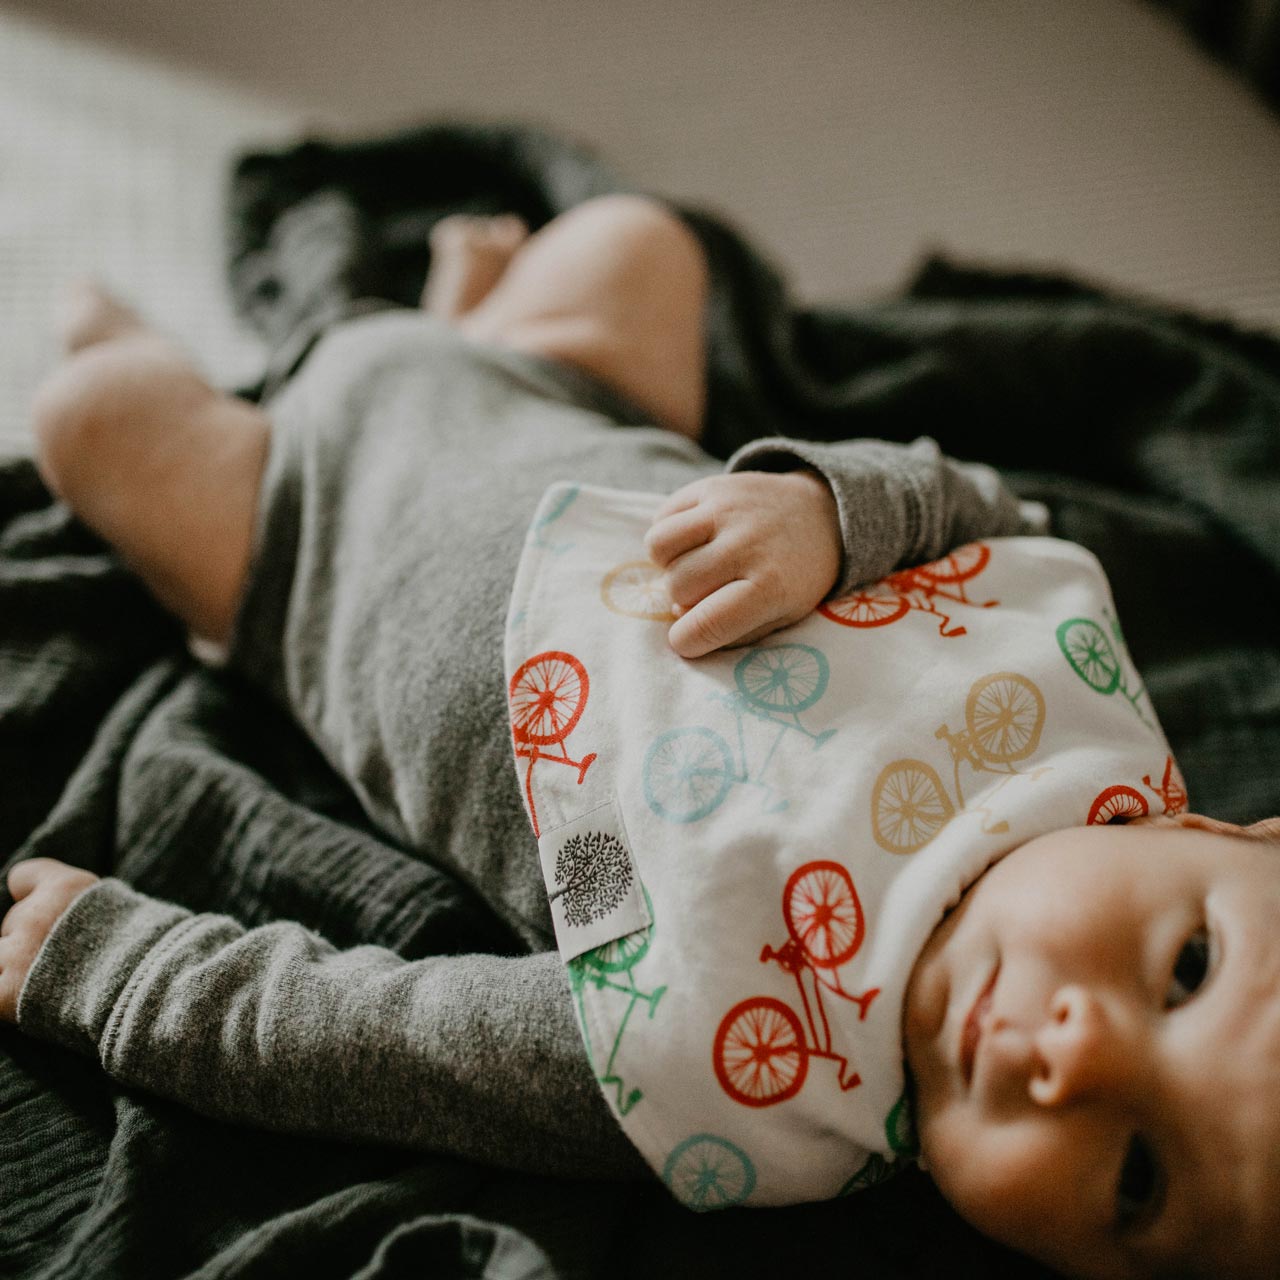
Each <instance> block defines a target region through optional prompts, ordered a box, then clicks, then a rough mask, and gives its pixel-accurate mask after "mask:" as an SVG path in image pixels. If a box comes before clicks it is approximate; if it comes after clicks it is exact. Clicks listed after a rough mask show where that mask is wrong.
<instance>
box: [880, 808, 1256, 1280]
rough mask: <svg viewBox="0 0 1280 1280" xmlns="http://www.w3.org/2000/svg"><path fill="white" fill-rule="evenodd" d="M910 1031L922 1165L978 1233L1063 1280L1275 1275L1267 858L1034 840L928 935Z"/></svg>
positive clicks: (1128, 837)
mask: <svg viewBox="0 0 1280 1280" xmlns="http://www.w3.org/2000/svg"><path fill="white" fill-rule="evenodd" d="M904 1032H905V1038H906V1049H907V1063H908V1067H909V1068H910V1071H911V1075H912V1077H913V1079H914V1082H915V1088H916V1104H917V1123H918V1126H919V1133H920V1142H921V1149H922V1153H923V1156H924V1159H925V1162H926V1164H927V1166H928V1168H929V1170H930V1172H931V1173H932V1174H933V1177H934V1179H935V1180H936V1182H937V1183H938V1186H939V1187H940V1189H941V1190H942V1192H943V1194H944V1195H945V1196H946V1197H947V1198H948V1199H949V1200H950V1201H951V1202H952V1204H953V1205H954V1206H955V1207H956V1208H957V1209H958V1210H959V1211H960V1213H961V1214H962V1215H963V1216H964V1217H966V1218H968V1219H969V1221H971V1222H972V1223H973V1224H974V1225H975V1226H977V1227H978V1228H979V1229H980V1230H982V1231H985V1232H986V1233H987V1234H988V1235H991V1236H993V1237H994V1238H996V1239H997V1240H1001V1241H1003V1242H1004V1243H1006V1244H1010V1245H1012V1246H1014V1247H1015V1248H1018V1249H1022V1250H1024V1251H1026V1252H1028V1253H1030V1254H1032V1255H1034V1256H1036V1257H1038V1258H1040V1259H1042V1260H1043V1261H1045V1262H1048V1263H1049V1264H1050V1265H1052V1266H1056V1267H1057V1268H1059V1269H1061V1270H1063V1271H1066V1272H1067V1273H1068V1274H1072V1275H1088V1276H1095V1275H1096V1276H1130V1275H1137V1276H1143V1275H1149V1274H1152V1273H1157V1272H1159V1271H1160V1270H1163V1269H1167V1268H1169V1267H1170V1265H1171V1264H1173V1265H1182V1266H1190V1267H1191V1268H1193V1269H1194V1273H1195V1274H1201V1273H1203V1274H1207V1275H1222V1276H1227V1275H1234V1274H1244V1275H1249V1274H1255V1273H1258V1274H1266V1275H1273V1274H1280V1270H1278V1269H1277V1268H1276V1259H1277V1257H1280V854H1277V852H1276V851H1275V849H1274V848H1271V847H1268V846H1267V845H1264V844H1261V843H1257V842H1250V841H1246V840H1242V839H1239V838H1234V837H1231V836H1228V835H1224V834H1219V833H1211V832H1207V831H1202V830H1190V829H1184V828H1180V827H1177V826H1175V825H1173V824H1172V823H1169V824H1167V825H1163V824H1154V823H1152V824H1148V823H1143V824H1135V825H1131V826H1127V827H1089V828H1081V829H1072V830H1066V831H1058V832H1054V833H1052V834H1051V835H1047V836H1042V837H1040V838H1039V839H1037V840H1033V841H1031V842H1029V843H1028V844H1026V845H1024V846H1022V847H1021V848H1020V849H1017V850H1015V851H1014V852H1013V853H1011V854H1010V855H1009V856H1008V857H1006V858H1005V859H1004V860H1003V861H1001V862H999V863H997V864H996V866H994V867H993V868H992V869H991V870H990V871H989V872H988V873H987V874H986V875H985V876H984V877H983V878H982V879H981V880H979V881H978V883H977V884H976V885H975V886H974V887H973V888H972V889H971V890H970V891H969V892H968V893H967V894H966V895H965V897H964V898H963V899H962V900H961V902H960V904H959V906H957V907H956V909H955V910H954V911H953V912H952V913H951V914H950V915H949V916H948V917H947V918H946V920H944V921H943V923H942V925H941V926H940V927H939V928H938V929H937V931H936V932H935V933H934V935H933V937H932V938H931V939H930V941H929V944H928V946H927V947H926V948H925V950H924V952H923V953H922V955H921V957H920V959H919V961H918V962H917V964H916V967H915V970H914V972H913V973H912V976H911V983H910V986H909V989H908V992H907V1004H906V1018H905V1027H904ZM1268 1262H1269V1263H1270V1265H1269V1266H1268V1265H1266V1264H1267V1263H1268Z"/></svg>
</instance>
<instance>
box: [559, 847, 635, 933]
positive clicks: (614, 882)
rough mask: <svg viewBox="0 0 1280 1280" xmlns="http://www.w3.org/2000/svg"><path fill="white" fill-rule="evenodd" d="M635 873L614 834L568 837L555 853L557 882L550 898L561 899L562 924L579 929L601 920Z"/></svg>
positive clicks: (621, 895) (610, 909)
mask: <svg viewBox="0 0 1280 1280" xmlns="http://www.w3.org/2000/svg"><path fill="white" fill-rule="evenodd" d="M634 878H635V876H634V873H633V872H632V870H631V855H630V854H629V853H628V852H627V846H626V845H625V844H623V843H622V841H621V840H619V839H618V837H617V836H614V835H610V834H609V833H608V832H607V831H585V832H580V833H579V834H577V835H572V836H570V837H569V838H568V839H567V840H566V841H565V842H564V844H562V845H561V846H560V852H559V853H558V854H556V883H557V884H558V885H559V886H560V887H559V888H558V889H557V890H556V891H555V893H553V894H552V895H551V901H552V902H554V901H555V900H556V899H557V898H563V899H564V907H563V910H564V919H565V923H566V924H567V925H569V926H570V927H571V928H574V929H581V928H583V927H584V926H586V925H589V924H592V923H594V922H595V921H597V920H603V919H604V918H605V917H606V916H607V915H608V914H609V913H610V912H611V911H613V910H615V909H616V908H617V907H618V905H619V904H620V903H621V902H622V901H623V899H624V898H626V896H627V892H628V891H629V890H630V888H631V885H632V881H633V880H634Z"/></svg>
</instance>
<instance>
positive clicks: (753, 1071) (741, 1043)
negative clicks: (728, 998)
mask: <svg viewBox="0 0 1280 1280" xmlns="http://www.w3.org/2000/svg"><path fill="white" fill-rule="evenodd" d="M711 1060H712V1063H713V1064H714V1066H715V1069H716V1079H717V1080H719V1081H720V1087H721V1088H722V1089H723V1090H724V1091H725V1093H727V1094H728V1095H729V1097H731V1098H732V1099H733V1100H734V1101H735V1102H741V1103H742V1105H743V1106H744V1107H770V1106H772V1105H773V1104H774V1103H775V1102H785V1101H786V1100H787V1099H788V1098H794V1097H795V1095H796V1094H797V1093H799V1092H800V1086H801V1085H802V1084H804V1078H805V1076H806V1074H808V1071H809V1046H808V1045H807V1044H806V1043H805V1039H804V1030H803V1028H802V1027H801V1026H800V1019H799V1018H798V1017H796V1015H795V1013H794V1012H793V1011H792V1010H791V1009H790V1008H789V1007H788V1006H787V1005H785V1004H783V1003H782V1001H781V1000H775V999H774V998H773V997H772V996H754V997H752V999H750V1000H743V1001H742V1002H741V1003H739V1004H735V1005H734V1006H733V1008H732V1009H730V1010H729V1012H728V1013H726V1014H725V1015H724V1017H723V1018H722V1019H721V1022H720V1026H719V1027H718V1028H717V1029H716V1038H715V1041H714V1044H713V1047H712V1051H711Z"/></svg>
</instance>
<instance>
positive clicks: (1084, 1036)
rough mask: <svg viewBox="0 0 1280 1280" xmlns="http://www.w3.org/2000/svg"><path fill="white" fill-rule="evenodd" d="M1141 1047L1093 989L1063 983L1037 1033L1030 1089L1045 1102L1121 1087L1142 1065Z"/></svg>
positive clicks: (1120, 1089) (1046, 1104)
mask: <svg viewBox="0 0 1280 1280" xmlns="http://www.w3.org/2000/svg"><path fill="white" fill-rule="evenodd" d="M1138 1049H1139V1046H1138V1045H1137V1044H1136V1042H1135V1037H1133V1036H1132V1035H1129V1034H1128V1033H1127V1032H1126V1031H1125V1029H1124V1028H1123V1027H1122V1026H1121V1025H1120V1022H1119V1020H1118V1019H1117V1018H1116V1016H1115V1015H1114V1014H1113V1013H1112V1012H1111V1011H1109V1010H1108V1009H1107V1007H1106V1006H1105V1004H1104V1003H1103V1002H1102V1001H1101V1000H1099V999H1098V997H1097V996H1096V995H1095V994H1094V993H1093V992H1091V991H1090V990H1089V989H1088V988H1086V987H1079V986H1066V987H1062V988H1060V989H1059V990H1058V991H1057V992H1056V993H1055V994H1054V997H1053V999H1052V1001H1051V1002H1050V1005H1049V1012H1048V1016H1047V1017H1046V1019H1045V1021H1044V1023H1043V1025H1042V1026H1041V1027H1040V1029H1039V1030H1038V1031H1037V1032H1036V1033H1035V1036H1034V1054H1033V1057H1034V1061H1033V1063H1032V1066H1031V1072H1030V1075H1029V1078H1028V1082H1027V1089H1028V1092H1029V1093H1030V1095H1031V1098H1032V1100H1033V1101H1034V1102H1036V1103H1038V1104H1039V1105H1040V1106H1043V1107H1055V1106H1062V1105H1063V1104H1064V1103H1066V1102H1072V1101H1075V1100H1076V1099H1078V1098H1081V1097H1089V1096H1096V1095H1099V1094H1105V1093H1118V1092H1123V1091H1124V1090H1125V1089H1126V1088H1127V1087H1128V1086H1129V1084H1130V1083H1132V1081H1133V1080H1134V1079H1136V1078H1137V1076H1138V1075H1139V1074H1140V1073H1141V1071H1142V1070H1143V1068H1142V1064H1141V1055H1140V1053H1139V1052H1138Z"/></svg>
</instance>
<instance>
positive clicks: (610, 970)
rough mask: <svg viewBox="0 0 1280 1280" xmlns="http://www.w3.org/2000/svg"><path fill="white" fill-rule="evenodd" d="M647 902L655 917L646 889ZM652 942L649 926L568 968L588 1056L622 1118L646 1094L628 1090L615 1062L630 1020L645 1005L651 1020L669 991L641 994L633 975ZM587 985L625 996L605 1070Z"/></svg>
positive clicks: (577, 959)
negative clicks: (593, 1033) (591, 1018)
mask: <svg viewBox="0 0 1280 1280" xmlns="http://www.w3.org/2000/svg"><path fill="white" fill-rule="evenodd" d="M644 900H645V903H646V904H647V905H648V907H649V914H650V916H652V915H653V902H652V900H651V899H650V897H649V891H648V890H647V889H646V890H644ZM652 941H653V925H651V924H650V925H646V926H645V928H643V929H638V930H637V931H636V932H635V933H630V934H628V935H627V936H626V937H624V938H618V939H617V940H616V941H614V942H608V943H605V945H604V946H602V947H595V948H593V949H592V950H591V951H584V952H583V953H582V955H580V956H575V957H574V958H573V959H572V960H570V961H569V965H568V968H569V986H570V988H571V989H572V991H573V997H574V1000H575V1001H577V1005H578V1023H579V1025H580V1026H581V1027H582V1032H583V1036H584V1038H585V1039H586V1042H587V1057H588V1059H589V1060H590V1062H591V1068H592V1070H593V1071H595V1073H596V1080H597V1081H598V1082H599V1083H600V1084H601V1085H607V1086H612V1088H613V1089H614V1091H615V1097H616V1099H617V1108H618V1114H619V1115H623V1116H625V1115H626V1114H627V1112H628V1111H630V1110H631V1108H632V1107H634V1106H635V1105H636V1103H637V1102H639V1101H640V1099H641V1098H642V1097H643V1096H644V1094H643V1092H642V1091H641V1090H640V1089H636V1088H633V1089H631V1090H629V1091H628V1089H627V1087H626V1083H625V1082H624V1081H623V1079H622V1077H621V1076H620V1075H619V1074H618V1072H617V1070H616V1067H615V1062H616V1060H617V1057H618V1049H619V1047H620V1046H621V1044H622V1037H623V1035H624V1034H625V1033H626V1030H627V1024H628V1023H629V1022H630V1021H631V1015H632V1014H633V1013H634V1012H635V1010H636V1006H637V1005H640V1004H644V1005H646V1006H647V1008H648V1012H649V1017H650V1018H652V1017H653V1015H654V1013H655V1012H656V1011H657V1008H658V1001H659V1000H661V999H662V996H663V994H664V992H665V991H666V989H667V988H666V986H665V985H664V986H661V987H658V988H657V989H656V990H654V991H641V990H640V988H639V986H638V985H637V984H636V980H635V976H634V974H633V973H632V970H633V969H634V968H635V967H636V965H638V964H639V963H640V961H641V960H643V959H644V957H645V955H646V954H647V953H648V951H649V947H650V944H651V943H652ZM588 983H590V984H591V985H592V986H594V987H595V988H596V990H597V991H606V990H607V991H617V992H619V993H620V994H621V995H623V996H625V997H626V1001H627V1003H626V1009H625V1010H624V1012H623V1014H622V1019H621V1021H620V1022H619V1024H618V1030H617V1033H616V1034H615V1036H614V1037H613V1045H612V1047H611V1048H610V1050H609V1057H608V1059H607V1060H606V1061H605V1064H604V1069H603V1070H600V1069H599V1068H598V1067H597V1066H596V1055H595V1047H594V1046H593V1045H592V1043H591V1033H590V1030H589V1024H588V1022H587V1019H586V1011H585V1007H584V1004H583V991H584V990H585V989H586V986H587V984H588Z"/></svg>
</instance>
